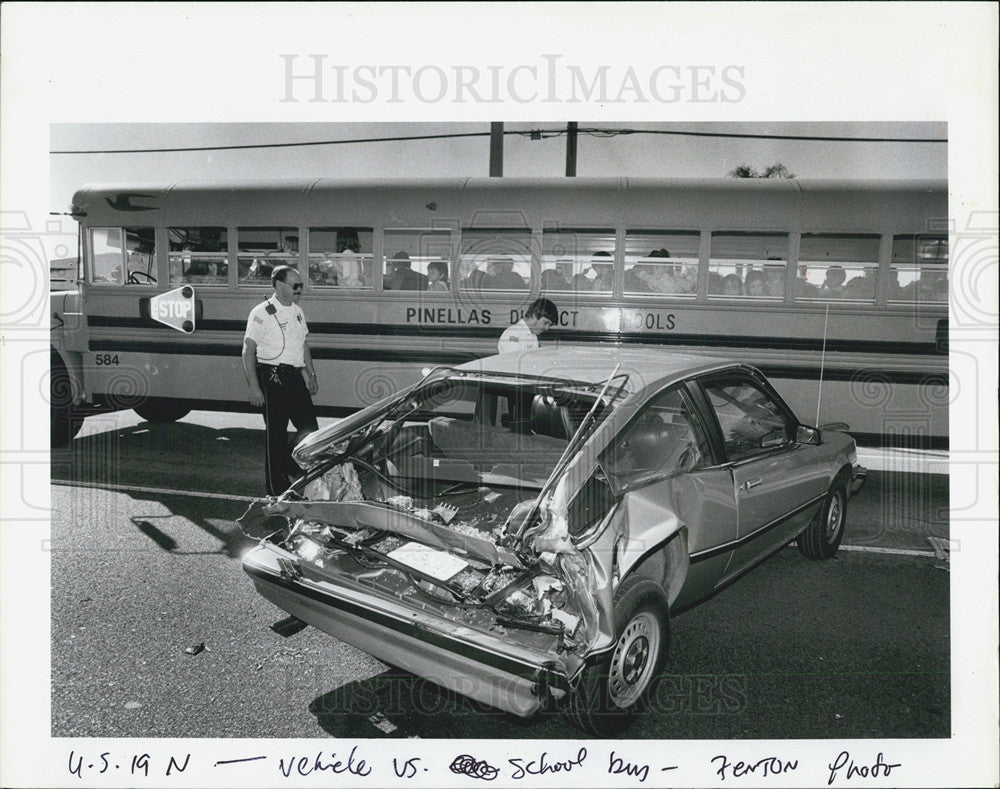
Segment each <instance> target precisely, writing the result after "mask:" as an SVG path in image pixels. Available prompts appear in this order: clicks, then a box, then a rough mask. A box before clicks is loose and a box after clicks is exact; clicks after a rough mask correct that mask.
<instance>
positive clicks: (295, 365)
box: [243, 266, 319, 496]
mask: <svg viewBox="0 0 1000 789" xmlns="http://www.w3.org/2000/svg"><path fill="white" fill-rule="evenodd" d="M271 287H272V288H274V293H273V294H272V295H271V297H270V298H268V299H267V301H265V302H264V303H262V304H258V305H257V306H256V307H254V308H253V309H252V310H251V311H250V317H249V318H247V330H246V335H245V336H244V338H243V372H244V373H245V374H246V377H247V384H248V385H249V387H250V405H252V406H253V407H254V408H260V407H261V406H263V407H264V422H265V424H266V425H267V455H266V458H265V469H266V478H267V492H268V493H269V494H270V495H272V496H277V495H278V494H280V493H283V492H284V491H285V490H286V489H287V488H288V486H289V484H290V475H295V474H297V473H298V471H299V469H298V467H297V466H296V465H295V463H294V461H293V460H292V453H291V448H290V446H289V443H288V420H289V419H291V421H292V424H294V425H295V429H296V430H298V431H299V432H298V434H297V435H296V439H297V440H298V439H300V438H301V437H303V436H304V435H306V434H307V433H309V432H312V431H313V430H316V429H317V428H318V425H317V424H316V415H315V412H314V410H313V404H312V399H311V395H314V394H316V392H318V391H319V384H318V383H317V381H316V370H315V368H314V367H313V360H312V355H311V354H310V353H309V346H308V344H307V343H306V335H308V334H309V327H308V326H307V325H306V319H305V315H304V314H303V312H302V308H301V307H299V304H298V302H299V299H301V298H302V287H303V286H302V277H301V276H300V275H299V272H298V271H296V270H295V269H294V268H292V267H291V266H278V267H277V268H275V269H274V271H273V272H272V273H271Z"/></svg>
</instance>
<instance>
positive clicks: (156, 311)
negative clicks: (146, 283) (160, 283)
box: [149, 285, 194, 334]
mask: <svg viewBox="0 0 1000 789" xmlns="http://www.w3.org/2000/svg"><path fill="white" fill-rule="evenodd" d="M149 317H150V318H152V319H153V320H154V321H157V322H159V323H163V324H165V325H167V326H170V327H171V328H174V329H177V330H178V331H182V332H184V333H185V334H190V333H191V332H193V331H194V288H192V287H191V286H190V285H184V286H183V287H180V288H176V289H174V290H171V291H168V292H166V293H161V294H160V295H159V296H153V298H151V299H150V300H149Z"/></svg>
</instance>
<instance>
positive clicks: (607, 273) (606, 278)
mask: <svg viewBox="0 0 1000 789" xmlns="http://www.w3.org/2000/svg"><path fill="white" fill-rule="evenodd" d="M591 268H592V269H593V270H594V274H596V275H597V276H595V277H594V281H593V282H592V283H591V285H590V289H591V290H592V291H594V292H595V293H610V292H611V281H612V277H613V276H614V271H615V267H614V266H613V265H612V264H611V263H594V264H592V265H591Z"/></svg>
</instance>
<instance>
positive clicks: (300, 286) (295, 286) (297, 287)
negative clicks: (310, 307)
mask: <svg viewBox="0 0 1000 789" xmlns="http://www.w3.org/2000/svg"><path fill="white" fill-rule="evenodd" d="M291 288H292V290H294V291H295V292H296V293H298V292H299V291H300V290H302V283H301V282H299V283H298V284H297V285H292V286H291Z"/></svg>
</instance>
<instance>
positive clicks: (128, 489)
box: [52, 479, 264, 502]
mask: <svg viewBox="0 0 1000 789" xmlns="http://www.w3.org/2000/svg"><path fill="white" fill-rule="evenodd" d="M52 484H53V485H63V486H65V487H68V488H96V489H99V490H109V491H114V492H119V491H120V492H122V493H166V494H168V495H171V496H190V497H192V498H196V499H225V500H226V501H246V502H250V501H256V500H257V499H262V498H264V497H263V496H233V495H231V494H228V493H210V492H208V491H200V490H174V489H173V488H147V487H144V486H142V485H107V484H105V483H102V482H70V481H69V480H66V479H54V480H52Z"/></svg>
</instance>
